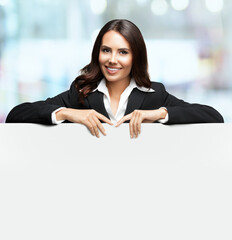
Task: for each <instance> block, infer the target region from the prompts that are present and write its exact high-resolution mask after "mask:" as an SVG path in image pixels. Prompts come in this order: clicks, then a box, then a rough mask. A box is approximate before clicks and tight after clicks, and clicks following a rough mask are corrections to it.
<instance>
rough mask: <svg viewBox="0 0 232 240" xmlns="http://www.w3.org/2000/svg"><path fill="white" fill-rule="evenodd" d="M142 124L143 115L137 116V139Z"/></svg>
mask: <svg viewBox="0 0 232 240" xmlns="http://www.w3.org/2000/svg"><path fill="white" fill-rule="evenodd" d="M141 122H142V116H141V114H140V113H139V114H137V115H136V118H135V123H134V124H135V129H136V130H135V131H136V138H137V137H138V136H139V134H140V133H141Z"/></svg>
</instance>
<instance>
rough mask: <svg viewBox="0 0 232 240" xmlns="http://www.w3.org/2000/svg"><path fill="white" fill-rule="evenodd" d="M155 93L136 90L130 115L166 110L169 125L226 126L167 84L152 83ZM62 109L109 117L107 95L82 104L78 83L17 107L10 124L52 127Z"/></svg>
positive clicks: (93, 95) (213, 112) (94, 95)
mask: <svg viewBox="0 0 232 240" xmlns="http://www.w3.org/2000/svg"><path fill="white" fill-rule="evenodd" d="M151 88H152V89H153V90H155V92H142V91H140V90H138V89H137V88H135V89H134V90H133V91H132V93H131V94H130V96H129V100H128V105H127V108H126V112H125V115H126V114H129V113H131V112H133V111H134V110H135V109H142V110H154V109H158V108H160V107H166V108H167V110H168V114H169V121H168V123H167V124H184V123H222V122H223V121H224V120H223V117H222V116H221V115H220V113H218V112H217V111H216V110H215V109H213V108H212V107H209V106H206V105H200V104H190V103H187V102H184V101H183V100H180V99H178V98H176V97H174V96H173V95H171V94H169V93H168V92H167V91H166V90H165V88H164V86H163V84H161V83H157V82H152V87H151ZM60 107H67V108H75V109H94V110H96V111H97V112H99V113H101V114H103V115H105V116H106V117H107V118H109V116H108V114H107V112H106V109H105V107H104V103H103V93H101V92H99V91H95V92H92V93H90V94H89V95H88V97H87V98H86V99H85V100H84V104H80V103H79V96H78V92H77V90H76V88H75V86H74V82H73V83H72V84H71V87H70V89H69V90H68V91H66V92H63V93H61V94H59V95H57V96H55V97H53V98H48V99H47V100H45V101H38V102H34V103H23V104H20V105H18V106H16V107H15V108H13V109H12V110H11V111H10V113H9V114H8V116H7V119H6V122H7V123H41V124H52V120H51V114H52V112H53V111H54V110H56V109H58V108H60Z"/></svg>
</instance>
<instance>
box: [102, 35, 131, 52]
mask: <svg viewBox="0 0 232 240" xmlns="http://www.w3.org/2000/svg"><path fill="white" fill-rule="evenodd" d="M102 45H106V46H108V47H116V48H128V49H130V44H129V42H128V41H127V40H126V39H125V38H124V37H123V36H122V34H120V33H119V32H115V31H113V30H111V31H109V32H107V33H105V34H104V35H103V37H102Z"/></svg>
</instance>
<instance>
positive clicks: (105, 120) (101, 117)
mask: <svg viewBox="0 0 232 240" xmlns="http://www.w3.org/2000/svg"><path fill="white" fill-rule="evenodd" d="M96 116H97V118H98V119H100V120H102V121H103V122H105V123H108V124H110V125H114V124H113V123H112V122H111V121H110V119H108V118H107V117H106V116H104V115H102V114H101V113H99V112H96Z"/></svg>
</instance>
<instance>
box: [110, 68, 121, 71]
mask: <svg viewBox="0 0 232 240" xmlns="http://www.w3.org/2000/svg"><path fill="white" fill-rule="evenodd" d="M108 69H109V70H110V71H118V70H119V69H118V68H109V67H108Z"/></svg>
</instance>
